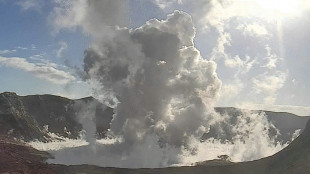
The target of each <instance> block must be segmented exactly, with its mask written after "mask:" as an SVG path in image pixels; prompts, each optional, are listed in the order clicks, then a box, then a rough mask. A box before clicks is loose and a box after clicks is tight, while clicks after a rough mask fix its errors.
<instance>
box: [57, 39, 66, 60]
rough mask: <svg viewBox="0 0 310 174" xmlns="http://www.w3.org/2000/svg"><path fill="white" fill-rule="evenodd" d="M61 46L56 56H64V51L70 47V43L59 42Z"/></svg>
mask: <svg viewBox="0 0 310 174" xmlns="http://www.w3.org/2000/svg"><path fill="white" fill-rule="evenodd" d="M59 45H60V48H59V49H58V50H57V53H56V56H57V57H59V58H60V57H62V56H63V53H64V52H65V51H66V50H67V49H68V44H67V43H66V42H64V41H62V42H60V43H59Z"/></svg>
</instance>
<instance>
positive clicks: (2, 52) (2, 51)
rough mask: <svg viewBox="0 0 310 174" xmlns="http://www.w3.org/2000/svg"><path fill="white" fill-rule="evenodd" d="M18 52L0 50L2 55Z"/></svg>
mask: <svg viewBox="0 0 310 174" xmlns="http://www.w3.org/2000/svg"><path fill="white" fill-rule="evenodd" d="M15 52H16V50H15V49H14V50H0V55H3V54H11V53H15Z"/></svg>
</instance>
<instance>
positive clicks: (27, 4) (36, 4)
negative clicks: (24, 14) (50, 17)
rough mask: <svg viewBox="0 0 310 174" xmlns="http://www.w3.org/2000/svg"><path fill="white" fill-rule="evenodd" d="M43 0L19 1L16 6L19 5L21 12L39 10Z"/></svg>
mask: <svg viewBox="0 0 310 174" xmlns="http://www.w3.org/2000/svg"><path fill="white" fill-rule="evenodd" d="M43 3H44V1H43V0H19V1H18V2H17V5H19V6H20V7H21V8H22V9H23V10H30V9H35V10H40V9H41V7H42V6H43Z"/></svg>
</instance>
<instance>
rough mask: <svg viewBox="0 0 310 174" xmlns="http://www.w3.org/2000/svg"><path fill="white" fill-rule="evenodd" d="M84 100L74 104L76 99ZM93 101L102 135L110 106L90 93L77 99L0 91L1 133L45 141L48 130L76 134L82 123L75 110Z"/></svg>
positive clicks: (111, 111)
mask: <svg viewBox="0 0 310 174" xmlns="http://www.w3.org/2000/svg"><path fill="white" fill-rule="evenodd" d="M81 102H82V103H83V104H82V105H79V107H76V106H77V103H81ZM90 104H92V105H95V119H96V124H97V134H98V137H100V138H102V137H104V136H105V133H106V131H107V130H108V128H109V126H110V125H109V123H110V121H111V119H112V116H113V109H112V108H109V107H106V106H105V105H103V104H101V103H100V102H99V101H97V100H96V99H94V98H92V97H87V98H83V99H79V100H70V99H67V98H63V97H59V96H53V95H30V96H18V95H16V94H15V93H9V92H5V93H2V94H0V135H6V134H10V135H12V136H13V137H16V138H18V139H23V140H25V141H31V140H35V139H38V140H40V141H48V140H49V138H50V137H49V135H48V134H47V131H46V128H47V127H48V131H49V132H51V133H55V134H57V135H59V136H62V137H67V138H78V137H79V135H80V131H81V130H82V125H81V124H80V122H79V118H78V114H79V112H80V110H81V109H82V108H83V107H87V105H90Z"/></svg>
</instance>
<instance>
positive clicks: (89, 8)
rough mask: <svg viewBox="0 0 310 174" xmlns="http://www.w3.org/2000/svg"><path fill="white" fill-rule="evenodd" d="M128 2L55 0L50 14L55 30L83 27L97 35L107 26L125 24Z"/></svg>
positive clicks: (115, 0)
mask: <svg viewBox="0 0 310 174" xmlns="http://www.w3.org/2000/svg"><path fill="white" fill-rule="evenodd" d="M127 3H128V2H127V1H124V0H113V1H111V0H100V1H94V0H55V7H54V9H53V11H52V12H51V14H50V16H49V20H50V22H51V24H52V25H53V27H54V29H55V32H58V31H59V30H62V29H70V30H74V29H76V28H81V29H82V31H83V32H85V33H87V34H90V35H96V34H98V33H100V34H101V35H102V30H103V29H105V28H106V26H115V25H119V26H124V25H125V24H126V23H127V22H128V21H129V20H128V9H127V8H128V4H127Z"/></svg>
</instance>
